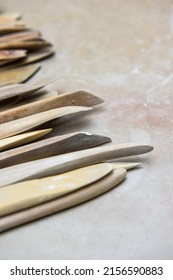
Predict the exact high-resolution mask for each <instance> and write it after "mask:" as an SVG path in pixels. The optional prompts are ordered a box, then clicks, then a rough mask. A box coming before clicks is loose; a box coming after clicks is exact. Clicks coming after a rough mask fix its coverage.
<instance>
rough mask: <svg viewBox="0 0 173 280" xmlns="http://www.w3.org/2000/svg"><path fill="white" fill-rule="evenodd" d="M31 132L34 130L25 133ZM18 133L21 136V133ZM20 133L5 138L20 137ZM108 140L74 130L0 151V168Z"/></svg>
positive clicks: (77, 149) (81, 148) (108, 140)
mask: <svg viewBox="0 0 173 280" xmlns="http://www.w3.org/2000/svg"><path fill="white" fill-rule="evenodd" d="M32 133H34V132H29V133H26V134H32ZM20 135H21V136H22V134H20ZM20 135H17V136H13V137H10V138H6V139H11V138H19V139H20ZM6 139H3V140H0V150H2V147H1V142H3V141H4V142H5V140H6ZM108 142H111V139H110V138H108V137H105V136H101V135H96V134H90V133H87V132H76V133H70V134H66V135H62V136H55V137H51V138H48V139H44V140H40V141H37V142H35V143H31V144H28V145H25V146H22V147H18V148H16V149H12V150H9V151H6V152H3V153H0V168H4V167H7V166H11V165H15V164H19V163H24V162H28V161H32V160H36V159H41V158H46V157H50V156H55V155H60V154H65V153H70V152H74V151H79V150H84V149H89V148H91V147H95V146H99V145H102V144H105V143H108ZM3 149H4V147H3Z"/></svg>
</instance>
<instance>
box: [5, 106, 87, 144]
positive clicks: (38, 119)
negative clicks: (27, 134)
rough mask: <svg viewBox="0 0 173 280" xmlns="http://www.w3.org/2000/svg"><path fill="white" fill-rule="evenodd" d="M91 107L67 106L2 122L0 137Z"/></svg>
mask: <svg viewBox="0 0 173 280" xmlns="http://www.w3.org/2000/svg"><path fill="white" fill-rule="evenodd" d="M91 109H92V108H90V107H82V106H67V107H61V108H57V109H52V110H49V111H45V112H42V113H38V114H35V115H32V116H29V117H25V118H21V119H19V120H15V121H11V122H8V123H3V124H1V125H0V139H3V138H6V137H10V136H13V135H16V134H19V133H22V132H24V131H27V130H30V129H33V128H35V127H37V126H39V125H41V124H44V123H46V122H48V121H51V120H54V119H56V118H60V117H63V116H66V115H68V114H74V113H78V112H82V111H89V110H91Z"/></svg>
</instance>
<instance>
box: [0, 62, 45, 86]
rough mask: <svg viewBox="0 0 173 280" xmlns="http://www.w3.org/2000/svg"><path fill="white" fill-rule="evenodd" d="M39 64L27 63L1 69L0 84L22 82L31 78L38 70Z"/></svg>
mask: <svg viewBox="0 0 173 280" xmlns="http://www.w3.org/2000/svg"><path fill="white" fill-rule="evenodd" d="M39 69H40V65H38V64H36V65H27V66H22V67H18V68H12V69H8V70H1V72H0V84H11V83H14V84H17V83H22V82H25V81H26V80H28V79H29V78H31V77H32V76H33V75H34V74H35V73H36V72H37V71H38V70H39Z"/></svg>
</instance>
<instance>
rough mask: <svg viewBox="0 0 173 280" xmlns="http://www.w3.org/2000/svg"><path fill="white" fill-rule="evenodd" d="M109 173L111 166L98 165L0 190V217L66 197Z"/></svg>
mask: <svg viewBox="0 0 173 280" xmlns="http://www.w3.org/2000/svg"><path fill="white" fill-rule="evenodd" d="M111 171H112V165H111V164H109V163H100V164H96V165H91V166H87V167H83V168H79V169H76V170H73V171H69V172H66V173H63V174H61V175H57V176H51V177H46V178H43V179H36V180H31V181H26V182H24V183H18V184H14V185H11V186H6V188H1V189H0V217H2V216H5V215H8V214H11V213H14V212H16V211H20V210H23V209H26V208H29V207H32V206H35V205H38V204H41V203H44V202H47V201H50V200H53V199H55V198H58V197H61V196H63V195H67V194H69V193H71V192H73V191H75V190H78V189H80V188H83V187H85V186H87V185H89V184H92V183H93V182H95V181H97V180H99V179H101V178H102V177H104V176H106V175H107V174H108V173H110V172H111Z"/></svg>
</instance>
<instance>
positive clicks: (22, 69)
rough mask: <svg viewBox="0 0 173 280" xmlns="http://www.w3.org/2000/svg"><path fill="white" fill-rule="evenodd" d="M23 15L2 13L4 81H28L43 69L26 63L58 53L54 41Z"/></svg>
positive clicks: (1, 78)
mask: <svg viewBox="0 0 173 280" xmlns="http://www.w3.org/2000/svg"><path fill="white" fill-rule="evenodd" d="M20 18H21V15H20V14H18V13H10V14H6V13H4V14H0V68H1V70H0V84H6V83H20V82H24V81H26V80H27V79H29V78H30V77H31V76H32V75H33V74H34V73H36V72H37V71H38V70H39V68H40V65H33V64H32V65H29V66H26V65H28V64H31V63H35V62H37V61H40V60H42V59H45V58H47V57H49V56H51V55H52V54H53V53H54V50H53V48H52V44H51V43H50V42H48V41H47V40H45V39H44V38H43V37H42V35H41V33H40V32H39V31H37V30H34V29H32V28H30V27H29V26H27V25H26V24H24V23H23V22H22V21H21V20H20Z"/></svg>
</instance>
